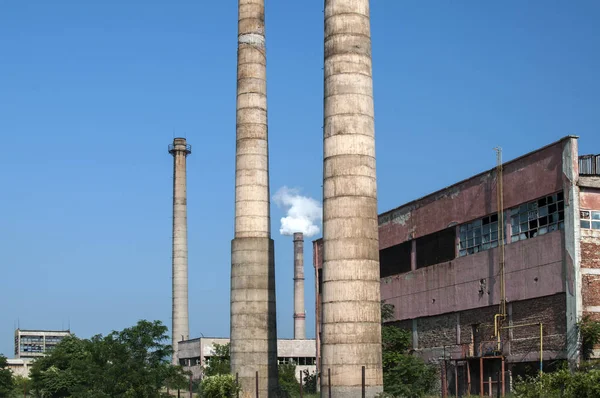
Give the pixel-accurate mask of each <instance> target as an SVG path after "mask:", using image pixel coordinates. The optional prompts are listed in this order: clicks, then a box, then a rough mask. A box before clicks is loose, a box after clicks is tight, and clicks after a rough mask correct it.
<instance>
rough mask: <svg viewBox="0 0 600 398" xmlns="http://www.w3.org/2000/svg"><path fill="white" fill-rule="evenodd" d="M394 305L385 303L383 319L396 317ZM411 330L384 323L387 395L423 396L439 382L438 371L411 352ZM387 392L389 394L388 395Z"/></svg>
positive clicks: (383, 344)
mask: <svg viewBox="0 0 600 398" xmlns="http://www.w3.org/2000/svg"><path fill="white" fill-rule="evenodd" d="M393 317H394V306H393V305H391V304H386V303H383V302H382V304H381V318H382V320H383V321H389V320H392V319H393ZM410 342H411V333H410V332H409V331H408V330H404V329H400V328H398V327H396V326H391V325H382V327H381V344H382V346H381V348H382V360H383V390H384V395H381V397H386V396H397V397H403V398H420V397H423V396H425V395H426V394H428V393H431V392H432V391H433V389H434V388H435V384H436V381H437V377H436V371H435V369H434V368H433V367H432V366H431V365H428V364H426V363H425V362H424V361H423V360H422V359H421V358H418V357H415V356H412V355H409V354H408V350H409V348H410V345H411V343H410ZM385 394H387V395H385Z"/></svg>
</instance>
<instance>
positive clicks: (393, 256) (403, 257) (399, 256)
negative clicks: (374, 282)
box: [379, 241, 412, 278]
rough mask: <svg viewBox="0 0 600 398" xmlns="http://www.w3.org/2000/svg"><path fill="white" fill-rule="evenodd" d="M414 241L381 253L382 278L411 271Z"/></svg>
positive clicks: (380, 270) (389, 248)
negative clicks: (411, 254) (411, 253)
mask: <svg viewBox="0 0 600 398" xmlns="http://www.w3.org/2000/svg"><path fill="white" fill-rule="evenodd" d="M411 248H412V241H408V242H404V243H400V244H399V245H395V246H392V247H388V248H386V249H383V250H380V251H379V273H380V276H381V277H382V278H385V277H387V276H391V275H397V274H402V273H404V272H409V271H410V252H411Z"/></svg>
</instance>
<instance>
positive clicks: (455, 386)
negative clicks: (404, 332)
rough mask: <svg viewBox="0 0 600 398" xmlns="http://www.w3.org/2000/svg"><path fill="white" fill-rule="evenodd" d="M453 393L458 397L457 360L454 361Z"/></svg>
mask: <svg viewBox="0 0 600 398" xmlns="http://www.w3.org/2000/svg"><path fill="white" fill-rule="evenodd" d="M454 393H455V394H456V396H457V397H458V361H454Z"/></svg>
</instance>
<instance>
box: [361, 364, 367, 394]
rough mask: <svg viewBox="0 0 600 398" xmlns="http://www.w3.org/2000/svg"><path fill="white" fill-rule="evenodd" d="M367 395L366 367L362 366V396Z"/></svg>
mask: <svg viewBox="0 0 600 398" xmlns="http://www.w3.org/2000/svg"><path fill="white" fill-rule="evenodd" d="M365 397H366V390H365V367H364V366H363V367H362V398H365Z"/></svg>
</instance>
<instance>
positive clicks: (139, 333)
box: [31, 320, 185, 398]
mask: <svg viewBox="0 0 600 398" xmlns="http://www.w3.org/2000/svg"><path fill="white" fill-rule="evenodd" d="M168 340H169V336H168V335H167V328H166V327H165V326H164V325H162V324H161V323H160V322H159V321H155V322H149V321H144V320H142V321H139V322H138V323H137V325H135V326H133V327H130V328H126V329H124V330H123V331H120V332H116V331H115V332H112V333H110V334H109V335H107V336H105V337H103V336H101V335H97V336H94V337H92V338H91V339H79V338H77V337H75V336H73V337H68V338H66V339H64V340H63V341H61V342H60V343H59V344H58V345H57V346H56V347H55V349H54V350H52V352H51V353H50V354H49V355H47V356H46V357H43V358H40V359H39V360H37V361H36V362H35V363H34V364H33V366H32V369H31V386H32V390H33V391H35V392H36V394H37V395H38V396H42V397H44V398H61V397H65V398H66V397H69V398H70V397H73V398H74V397H77V398H80V397H81V398H158V397H160V390H161V389H162V388H163V386H165V384H166V383H167V381H169V382H173V383H176V384H183V380H185V375H184V373H183V370H182V368H181V367H179V366H173V365H171V364H170V362H169V358H170V356H171V354H172V349H171V346H170V345H169V344H168Z"/></svg>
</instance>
